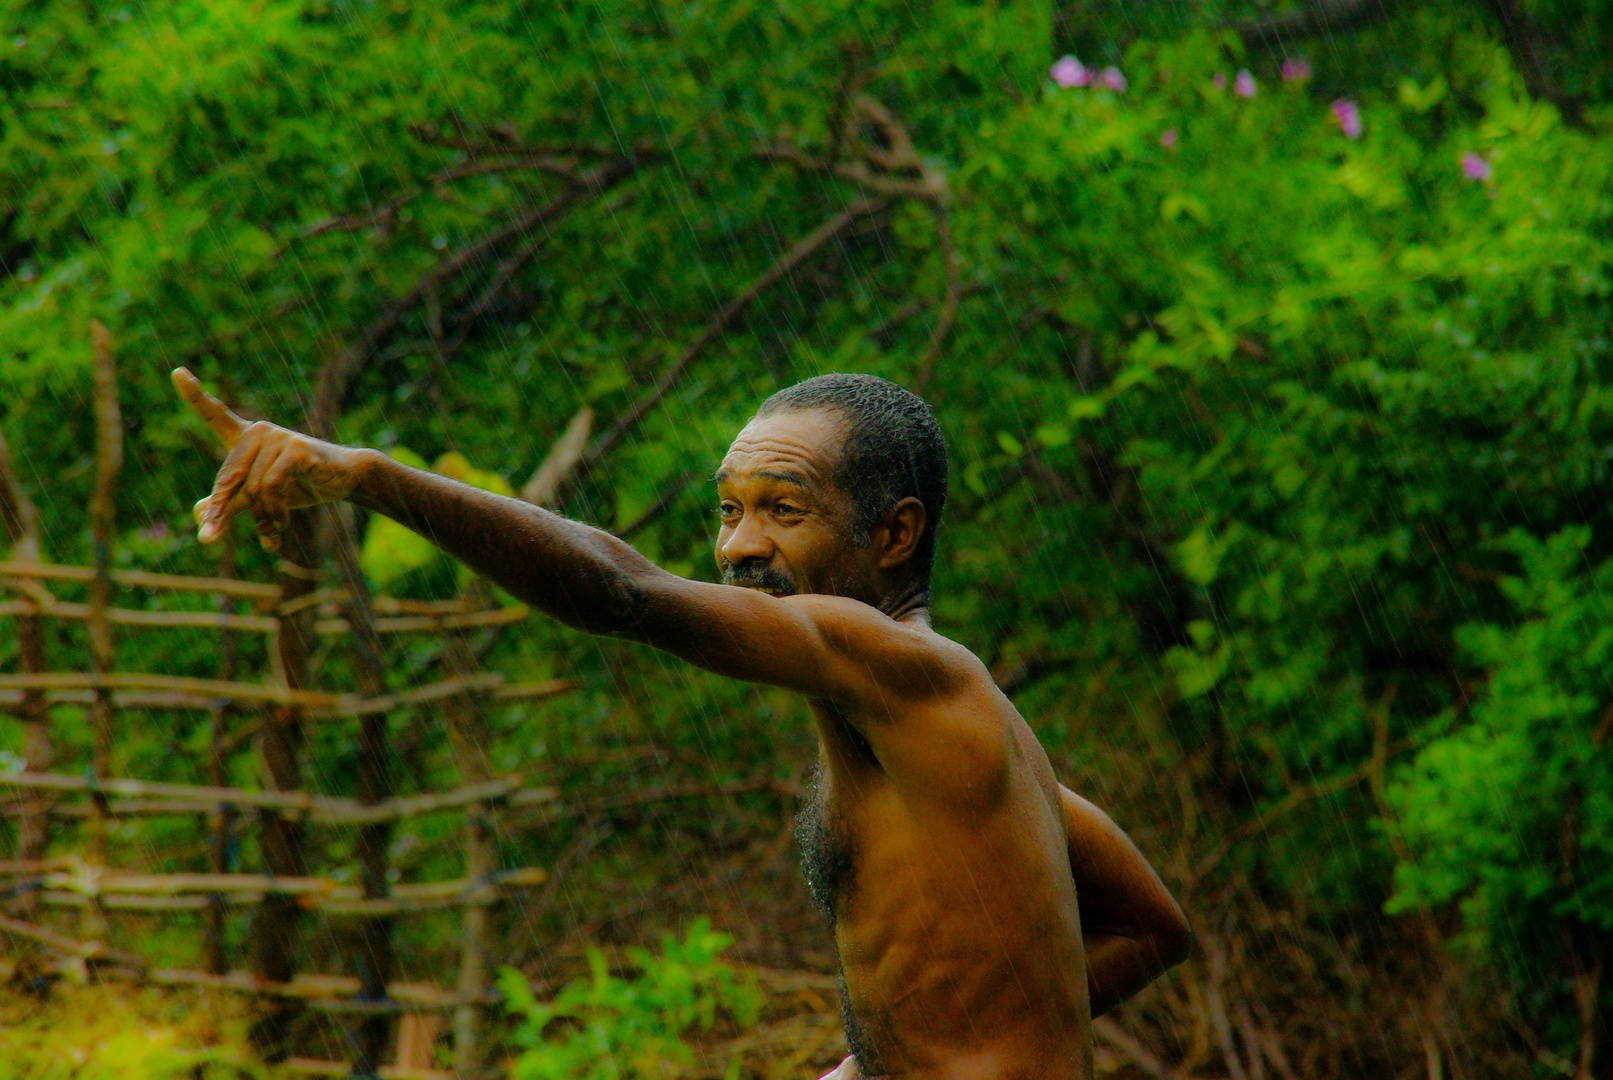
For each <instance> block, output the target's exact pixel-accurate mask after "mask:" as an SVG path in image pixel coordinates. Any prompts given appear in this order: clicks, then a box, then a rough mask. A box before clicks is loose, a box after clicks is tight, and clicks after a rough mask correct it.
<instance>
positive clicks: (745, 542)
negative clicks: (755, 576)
mask: <svg viewBox="0 0 1613 1080" xmlns="http://www.w3.org/2000/svg"><path fill="white" fill-rule="evenodd" d="M721 550H722V557H723V559H724V560H725V561H726V562H728V563H729V564H730V565H736V566H737V565H738V564H740V563H742V562H744V561H745V560H746V559H760V560H762V561H763V562H767V561H769V560H771V559H772V558H773V541H772V540H770V539H769V538H768V536H767V533H766V531H765V530H763V529H762V527H761V526H760V525H759V524H757V523H756V518H755V516H754V515H751V514H746V515H745V516H744V517H742V518H740V519H739V524H738V525H736V526H734V531H733V532H732V533H730V534H729V535H728V540H727V542H726V543H724V544H723V546H722V549H721Z"/></svg>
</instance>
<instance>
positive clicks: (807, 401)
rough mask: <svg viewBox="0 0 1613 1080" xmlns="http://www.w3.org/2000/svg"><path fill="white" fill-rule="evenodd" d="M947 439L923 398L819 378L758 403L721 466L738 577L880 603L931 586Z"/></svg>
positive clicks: (730, 576) (727, 556)
mask: <svg viewBox="0 0 1613 1080" xmlns="http://www.w3.org/2000/svg"><path fill="white" fill-rule="evenodd" d="M946 492H947V457H946V440H945V439H944V438H943V437H942V435H941V428H940V425H938V424H937V423H936V422H935V417H934V416H932V415H931V414H930V410H929V407H928V406H927V405H925V404H924V402H923V401H921V400H920V399H919V398H918V397H916V396H914V395H913V394H911V393H909V392H908V391H906V390H904V389H902V388H901V387H899V386H897V385H896V384H895V383H892V382H887V381H886V380H884V379H880V378H876V377H874V376H872V375H838V374H837V375H820V376H818V377H817V378H814V379H808V380H806V381H805V382H801V383H797V384H796V385H794V386H791V387H789V388H787V389H784V390H780V391H779V392H778V393H776V394H774V395H773V396H772V397H770V398H768V399H767V400H766V401H765V402H763V403H762V407H761V408H760V409H758V410H757V411H756V415H755V417H753V418H752V419H751V421H750V423H748V424H746V425H745V428H744V430H743V431H741V432H740V433H739V435H738V436H737V437H735V439H734V443H733V446H731V447H730V448H729V451H728V454H727V456H726V457H724V458H723V465H722V468H721V469H720V470H719V471H718V473H717V493H718V497H719V499H720V500H721V505H722V522H723V523H722V529H721V531H720V532H719V533H718V537H717V565H718V567H719V568H720V569H721V570H722V571H723V578H724V580H725V581H727V582H729V583H730V584H738V585H750V586H753V587H759V588H763V589H766V590H768V591H771V592H778V593H792V592H815V593H833V594H836V595H842V596H851V597H854V598H856V599H860V600H864V601H866V602H868V603H873V604H877V603H879V602H880V600H881V599H882V598H883V597H884V596H885V594H887V593H888V592H890V591H892V590H894V589H900V588H903V587H904V586H907V585H910V584H915V583H916V584H917V585H918V586H920V587H921V588H927V587H928V584H929V577H930V570H931V567H932V566H933V564H934V561H935V530H936V526H937V525H939V524H940V521H941V512H942V510H943V508H944V507H945V505H946Z"/></svg>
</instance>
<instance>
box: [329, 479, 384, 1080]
mask: <svg viewBox="0 0 1613 1080" xmlns="http://www.w3.org/2000/svg"><path fill="white" fill-rule="evenodd" d="M351 514H352V507H351V506H349V505H347V504H342V505H340V506H336V507H332V508H331V509H330V512H329V513H328V514H327V516H326V520H327V522H328V523H329V526H330V531H331V539H332V544H331V546H332V549H333V550H334V552H335V555H336V565H337V568H338V570H339V571H340V572H341V575H342V579H343V580H342V583H343V585H344V586H345V587H346V588H347V592H348V601H347V606H346V608H345V609H344V610H345V614H346V621H347V623H348V625H349V626H351V627H352V642H353V659H354V675H355V676H356V680H357V682H358V688H359V692H360V693H361V694H363V695H364V697H365V698H368V699H369V700H371V701H375V700H378V699H381V698H384V697H386V696H387V693H386V672H385V668H384V661H383V652H382V645H381V637H380V635H379V634H378V633H376V629H375V613H374V611H373V610H371V607H370V590H369V585H368V583H367V582H366V581H365V580H364V573H363V570H362V569H361V568H360V567H359V561H358V540H357V538H356V537H355V535H354V530H353V522H352V516H351ZM386 728H387V718H386V714H385V713H384V712H379V711H376V712H367V713H364V714H363V715H361V716H360V717H359V732H358V745H359V752H358V801H359V803H360V805H362V806H376V805H379V804H381V803H383V802H385V801H386V799H387V797H388V796H389V795H391V794H392V785H391V776H390V770H389V769H388V761H387V745H386ZM391 835H392V829H391V819H385V820H381V821H369V822H366V823H364V824H362V825H360V826H359V830H358V864H359V879H360V880H361V881H362V882H363V889H364V893H363V899H364V900H366V901H369V902H372V903H380V904H385V903H386V901H387V898H388V897H387V894H388V890H389V886H390V882H388V880H387V871H388V869H390V859H389V851H388V848H389V846H390V840H391ZM392 918H393V917H392V914H391V912H390V911H383V910H377V911H375V912H374V913H373V914H372V915H371V917H369V918H366V919H365V920H364V922H363V924H362V926H361V927H360V930H359V942H358V945H359V956H358V965H357V966H358V972H359V981H360V983H361V989H360V992H359V997H360V998H361V999H362V1000H364V1001H367V1002H372V1003H381V1002H386V1001H387V983H388V981H389V980H390V979H391V978H392V968H393V963H394V958H393V950H392ZM357 1026H358V1032H357V1036H358V1037H357V1046H356V1048H355V1049H356V1059H355V1060H354V1062H353V1074H354V1075H355V1076H374V1075H375V1073H376V1070H377V1069H379V1068H380V1067H381V1058H382V1057H383V1056H384V1055H385V1053H386V1050H387V1043H388V1039H389V1036H390V1035H391V1030H392V1022H391V1016H390V1015H388V1014H376V1015H370V1016H366V1017H364V1018H363V1019H361V1020H360V1021H359V1022H358V1025H357Z"/></svg>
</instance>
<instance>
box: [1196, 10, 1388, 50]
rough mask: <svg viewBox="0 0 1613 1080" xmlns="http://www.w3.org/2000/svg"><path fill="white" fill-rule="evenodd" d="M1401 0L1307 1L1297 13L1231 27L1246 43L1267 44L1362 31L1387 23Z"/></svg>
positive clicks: (1273, 16) (1292, 12)
mask: <svg viewBox="0 0 1613 1080" xmlns="http://www.w3.org/2000/svg"><path fill="white" fill-rule="evenodd" d="M1398 2H1399V0H1306V2H1305V3H1304V4H1303V5H1302V6H1301V7H1299V8H1297V9H1295V10H1293V11H1283V12H1277V13H1273V14H1269V15H1263V16H1261V17H1260V18H1258V19H1253V20H1250V21H1248V22H1241V23H1233V24H1231V25H1230V26H1228V27H1227V29H1229V30H1231V31H1232V32H1233V33H1235V34H1237V35H1238V36H1239V37H1241V38H1243V39H1244V40H1245V41H1250V42H1260V43H1264V44H1267V45H1277V44H1281V42H1282V41H1284V40H1286V39H1291V38H1305V37H1317V36H1318V35H1321V34H1338V33H1345V32H1348V31H1351V30H1360V29H1363V28H1365V27H1368V26H1374V25H1376V24H1378V23H1382V22H1387V21H1388V20H1389V18H1390V16H1391V15H1393V14H1394V12H1395V7H1396V5H1397V4H1398Z"/></svg>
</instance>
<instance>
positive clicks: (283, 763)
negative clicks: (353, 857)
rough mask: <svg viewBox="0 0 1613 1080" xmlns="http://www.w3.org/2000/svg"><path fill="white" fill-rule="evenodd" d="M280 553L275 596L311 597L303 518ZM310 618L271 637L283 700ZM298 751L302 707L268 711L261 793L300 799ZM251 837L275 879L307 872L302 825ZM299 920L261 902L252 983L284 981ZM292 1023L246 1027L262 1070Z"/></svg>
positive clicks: (296, 681)
mask: <svg viewBox="0 0 1613 1080" xmlns="http://www.w3.org/2000/svg"><path fill="white" fill-rule="evenodd" d="M280 545H281V546H280V567H281V573H280V596H281V598H282V600H284V601H295V600H296V599H297V598H299V597H301V596H305V595H307V594H308V593H310V592H312V591H313V590H314V588H315V587H316V586H317V585H318V583H319V581H318V578H319V575H318V572H317V571H316V570H315V569H313V568H314V567H317V566H318V565H319V558H318V554H317V552H316V548H315V542H314V520H313V515H312V514H311V513H310V512H309V511H306V510H297V511H293V512H292V515H291V521H290V524H289V526H288V527H287V529H286V531H285V532H284V533H283V534H282V536H281V540H280ZM312 616H313V611H312V609H305V610H303V611H299V612H296V613H295V614H292V615H282V616H281V617H280V632H279V633H278V634H277V635H275V642H276V644H277V645H278V651H277V653H276V654H275V655H274V656H273V657H272V658H273V659H274V660H275V661H276V663H275V668H276V671H277V673H278V674H279V677H280V679H281V681H282V683H283V689H284V690H285V691H286V692H287V694H288V695H294V694H297V693H299V692H302V691H305V690H306V689H307V686H308V674H309V673H308V656H309V652H310V646H311V644H312V641H313V634H312V627H311V625H310V624H311V622H312ZM301 749H302V707H301V705H300V704H297V703H294V700H293V699H290V698H288V699H287V700H286V701H285V703H284V704H279V705H277V706H276V707H275V708H273V709H272V710H270V711H269V713H268V715H267V716H265V717H264V723H263V726H262V727H261V728H260V729H259V732H258V756H259V761H260V762H261V764H262V768H263V779H264V782H265V786H266V787H269V788H272V789H274V790H275V791H280V792H288V793H289V792H299V793H300V792H301V791H302V766H301V762H300V760H299V756H298V755H299V753H300V751H301ZM258 829H259V846H260V847H261V848H262V850H263V863H264V868H265V869H266V870H267V871H268V872H269V873H271V874H275V875H277V876H280V877H302V876H303V874H304V873H305V872H306V866H307V861H306V859H305V858H304V856H303V835H302V823H301V822H300V821H299V820H297V819H296V818H292V817H286V816H282V815H280V814H277V813H274V812H272V811H263V812H261V813H260V814H259V816H258ZM299 918H300V909H299V908H298V907H297V905H296V904H295V902H294V901H293V900H292V899H291V898H290V897H288V896H284V895H268V896H265V897H264V898H263V904H262V906H260V907H259V909H258V912H257V918H256V919H255V920H254V922H253V929H254V940H253V951H254V957H253V966H254V971H255V973H256V975H257V977H258V978H259V979H261V980H264V981H267V982H272V983H289V982H290V981H291V978H292V975H293V970H292V949H293V945H294V943H295V940H296V934H297V925H298V922H299ZM294 1015H295V1008H294V1005H293V1004H292V1003H290V1002H289V1001H280V1002H277V1003H275V1004H271V1005H269V1006H268V1007H266V1008H264V1009H263V1010H262V1012H261V1013H260V1014H259V1016H258V1019H257V1020H256V1021H255V1022H254V1023H253V1025H252V1029H251V1032H250V1038H251V1041H252V1045H253V1046H254V1047H255V1048H256V1049H257V1051H258V1054H259V1056H260V1057H262V1058H263V1059H264V1060H265V1061H267V1062H269V1063H270V1064H275V1063H278V1062H281V1061H284V1060H285V1059H286V1058H287V1057H288V1056H290V1053H291V1047H290V1044H289V1042H288V1037H289V1035H290V1026H291V1021H292V1018H293V1017H294Z"/></svg>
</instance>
